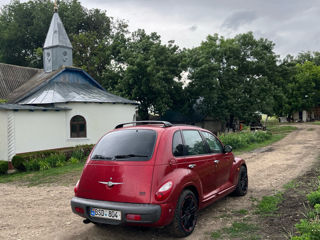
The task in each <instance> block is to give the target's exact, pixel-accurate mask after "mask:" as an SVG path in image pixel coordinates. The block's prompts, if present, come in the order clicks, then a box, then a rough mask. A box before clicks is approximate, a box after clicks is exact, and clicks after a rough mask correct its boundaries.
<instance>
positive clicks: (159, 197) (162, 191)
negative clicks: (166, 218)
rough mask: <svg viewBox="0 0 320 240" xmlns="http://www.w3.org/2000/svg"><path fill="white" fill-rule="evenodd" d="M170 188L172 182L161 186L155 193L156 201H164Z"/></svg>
mask: <svg viewBox="0 0 320 240" xmlns="http://www.w3.org/2000/svg"><path fill="white" fill-rule="evenodd" d="M172 186H173V182H172V181H169V182H166V183H165V184H163V185H162V186H161V187H160V188H159V190H158V191H157V192H156V199H157V200H158V201H163V200H164V199H166V198H167V197H168V196H169V194H170V192H171V190H172Z"/></svg>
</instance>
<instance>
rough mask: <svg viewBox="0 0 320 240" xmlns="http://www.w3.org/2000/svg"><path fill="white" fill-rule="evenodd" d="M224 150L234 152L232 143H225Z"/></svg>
mask: <svg viewBox="0 0 320 240" xmlns="http://www.w3.org/2000/svg"><path fill="white" fill-rule="evenodd" d="M224 152H225V153H230V152H232V147H231V146H230V145H225V146H224Z"/></svg>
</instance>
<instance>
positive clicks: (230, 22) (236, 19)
mask: <svg viewBox="0 0 320 240" xmlns="http://www.w3.org/2000/svg"><path fill="white" fill-rule="evenodd" d="M256 19H257V14H256V13H255V12H254V11H247V10H244V11H237V12H234V13H232V14H231V15H230V16H229V17H227V18H226V19H225V20H224V22H223V23H222V25H221V27H222V28H228V29H231V30H238V28H239V27H240V26H242V25H245V24H250V23H252V22H254V21H255V20H256Z"/></svg>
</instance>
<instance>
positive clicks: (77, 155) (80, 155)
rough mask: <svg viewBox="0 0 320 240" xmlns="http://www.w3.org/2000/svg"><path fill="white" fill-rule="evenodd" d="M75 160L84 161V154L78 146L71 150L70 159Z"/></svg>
mask: <svg viewBox="0 0 320 240" xmlns="http://www.w3.org/2000/svg"><path fill="white" fill-rule="evenodd" d="M72 158H76V159H78V160H80V161H84V160H85V158H86V156H85V154H84V149H82V148H81V147H80V146H77V147H75V149H74V150H73V152H72V154H71V158H70V160H71V159H72Z"/></svg>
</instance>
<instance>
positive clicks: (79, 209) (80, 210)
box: [74, 207, 84, 214]
mask: <svg viewBox="0 0 320 240" xmlns="http://www.w3.org/2000/svg"><path fill="white" fill-rule="evenodd" d="M74 209H75V210H76V212H77V213H80V214H84V209H83V208H81V207H75V208H74Z"/></svg>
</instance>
